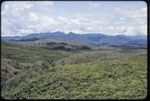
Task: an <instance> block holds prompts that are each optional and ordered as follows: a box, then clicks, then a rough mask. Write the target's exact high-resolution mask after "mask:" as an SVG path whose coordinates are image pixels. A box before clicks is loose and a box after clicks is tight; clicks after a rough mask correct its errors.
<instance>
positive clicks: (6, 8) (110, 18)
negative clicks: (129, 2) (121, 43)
mask: <svg viewBox="0 0 150 101" xmlns="http://www.w3.org/2000/svg"><path fill="white" fill-rule="evenodd" d="M54 5H55V2H52V1H44V2H42V1H36V2H33V1H32V2H31V1H30V2H29V1H15V2H14V1H8V2H3V3H2V12H1V14H2V35H3V36H16V35H26V34H29V33H33V32H54V31H62V32H65V33H68V32H70V31H72V32H76V33H91V32H96V33H97V32H99V33H105V34H109V35H116V34H125V35H135V34H145V35H146V34H147V32H146V31H147V20H146V19H147V8H146V7H143V8H141V9H137V10H135V9H127V8H126V9H123V8H121V7H116V8H115V9H114V10H112V12H111V13H110V14H105V13H103V12H101V14H100V15H97V14H96V13H95V15H94V17H95V16H98V17H96V18H92V17H89V16H87V15H86V14H89V15H90V14H91V13H90V12H87V13H86V14H70V15H67V13H66V15H55V14H53V13H51V10H52V9H53V6H54ZM99 6H100V3H99V4H95V3H93V7H96V8H97V7H99ZM91 7H92V6H91ZM58 8H59V7H58ZM59 9H62V8H59ZM62 11H63V10H62ZM98 11H99V10H98V9H97V12H98ZM64 13H65V12H64ZM91 15H92V14H91Z"/></svg>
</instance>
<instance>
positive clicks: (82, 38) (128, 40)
mask: <svg viewBox="0 0 150 101" xmlns="http://www.w3.org/2000/svg"><path fill="white" fill-rule="evenodd" d="M40 39H54V40H64V41H77V42H87V43H94V44H98V45H99V44H103V45H115V46H120V45H127V46H147V37H146V36H142V35H135V36H126V35H115V36H111V35H105V34H101V33H87V34H76V33H74V32H69V33H68V34H65V33H63V32H60V31H57V32H45V33H31V34H28V35H25V36H13V37H12V36H7V37H2V40H7V41H34V40H40Z"/></svg>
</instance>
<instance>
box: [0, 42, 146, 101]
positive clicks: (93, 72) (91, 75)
mask: <svg viewBox="0 0 150 101" xmlns="http://www.w3.org/2000/svg"><path fill="white" fill-rule="evenodd" d="M1 58H2V69H1V72H2V86H3V87H2V96H3V97H4V98H14V99H16V98H20V99H22V98H26V99H60V98H63V99H144V98H145V97H146V96H147V53H146V50H144V49H136V50H117V49H116V50H89V51H74V52H72V51H70V52H69V51H67V52H66V51H52V50H46V49H43V48H33V47H25V46H24V47H23V46H20V45H17V44H10V43H6V42H5V43H2V57H1Z"/></svg>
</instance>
